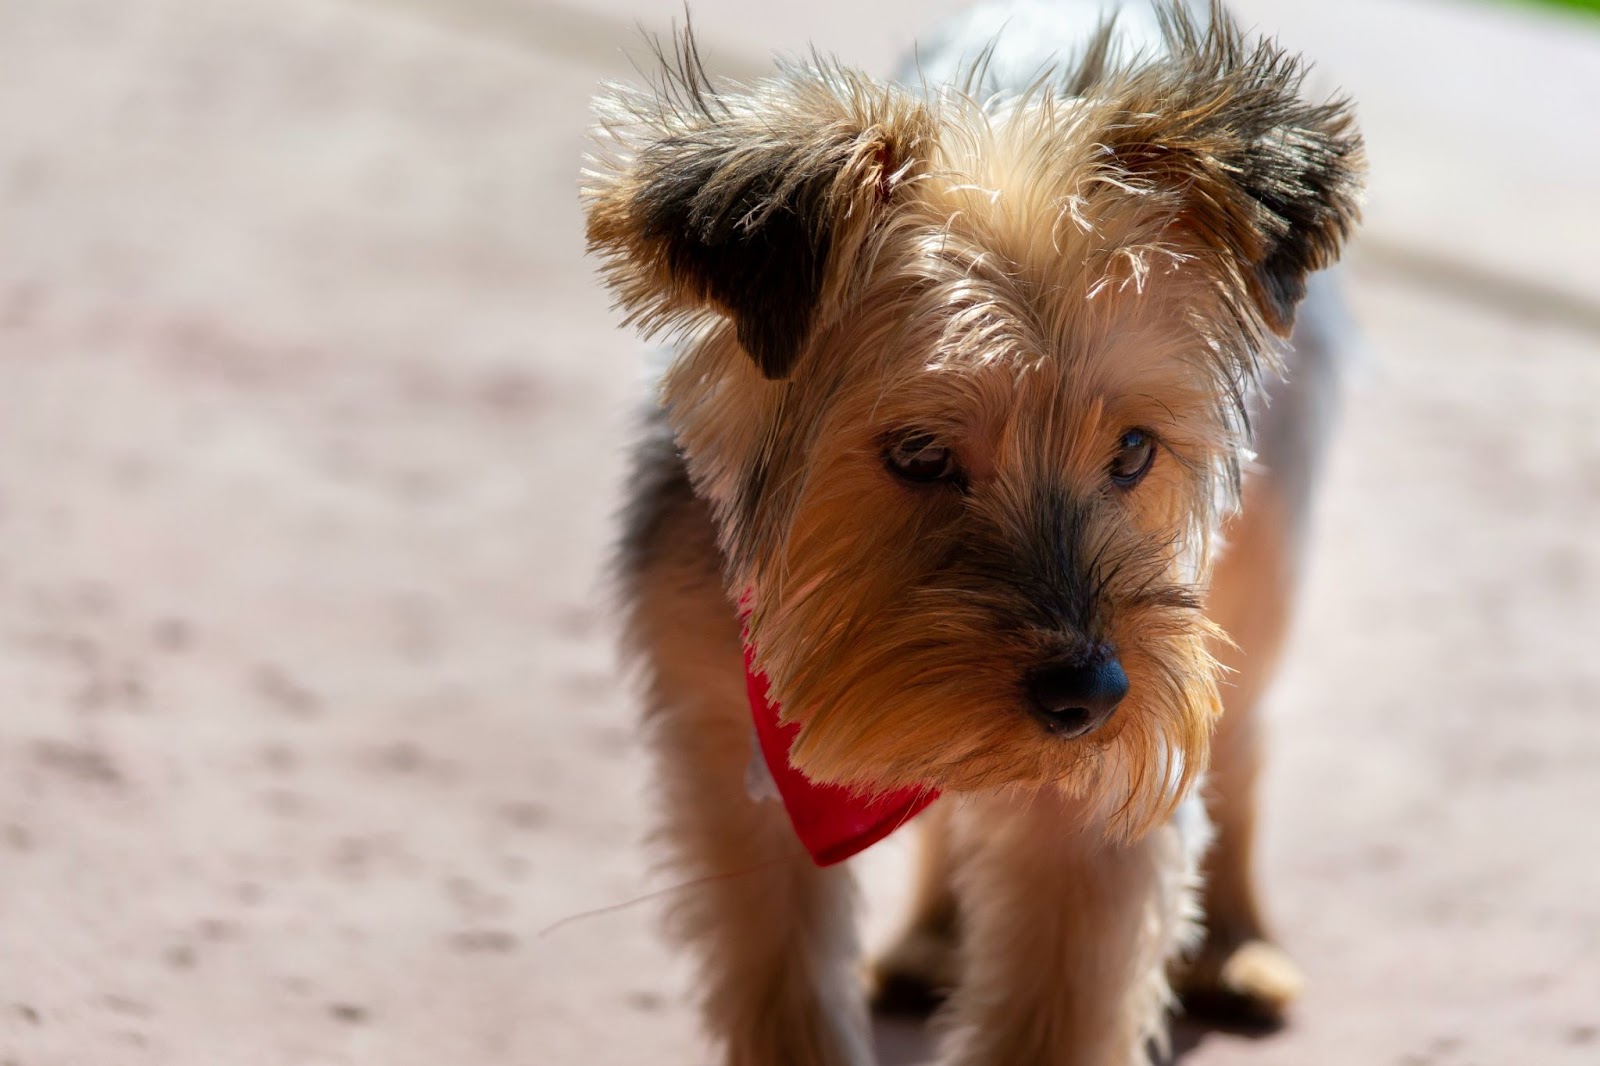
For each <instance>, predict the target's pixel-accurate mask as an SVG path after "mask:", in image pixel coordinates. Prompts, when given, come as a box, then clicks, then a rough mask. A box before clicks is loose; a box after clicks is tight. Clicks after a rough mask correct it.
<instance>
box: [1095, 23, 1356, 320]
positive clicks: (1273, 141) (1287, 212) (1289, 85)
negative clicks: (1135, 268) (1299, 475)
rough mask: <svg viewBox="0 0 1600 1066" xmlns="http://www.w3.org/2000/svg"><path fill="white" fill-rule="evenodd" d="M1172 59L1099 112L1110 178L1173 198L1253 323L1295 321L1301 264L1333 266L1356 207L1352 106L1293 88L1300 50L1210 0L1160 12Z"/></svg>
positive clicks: (1306, 268)
mask: <svg viewBox="0 0 1600 1066" xmlns="http://www.w3.org/2000/svg"><path fill="white" fill-rule="evenodd" d="M1164 21H1165V23H1166V25H1165V33H1166V38H1167V49H1168V58H1167V59H1166V61H1164V62H1162V63H1160V64H1157V65H1153V66H1151V67H1147V68H1145V69H1143V70H1141V71H1139V72H1137V73H1135V74H1134V75H1133V76H1131V77H1129V78H1127V79H1126V80H1124V81H1123V82H1122V83H1121V84H1120V85H1118V86H1117V89H1116V90H1115V91H1114V92H1113V93H1112V96H1111V99H1110V100H1109V101H1108V103H1109V104H1110V106H1111V109H1112V113H1111V114H1110V115H1108V116H1106V117H1105V118H1104V119H1103V123H1104V129H1105V133H1104V136H1103V141H1104V147H1105V152H1106V154H1107V157H1108V161H1110V165H1111V166H1112V167H1113V168H1114V169H1115V171H1116V172H1117V178H1118V179H1119V180H1127V181H1131V182H1132V183H1134V184H1138V185H1143V186H1145V187H1154V188H1157V189H1159V190H1161V191H1164V192H1166V193H1168V194H1169V196H1171V197H1174V198H1175V208H1174V210H1175V215H1176V219H1177V221H1178V223H1179V225H1181V226H1183V227H1184V228H1186V229H1187V230H1188V231H1189V233H1190V234H1191V236H1192V237H1193V238H1194V239H1197V240H1198V241H1199V242H1200V244H1201V245H1202V246H1204V247H1210V248H1212V249H1214V250H1215V251H1217V252H1220V253H1222V254H1223V255H1225V256H1227V257H1228V258H1230V259H1231V260H1232V261H1233V262H1234V263H1235V264H1236V265H1237V266H1238V267H1239V268H1240V270H1241V273H1242V275H1243V278H1242V280H1243V281H1244V283H1245V285H1246V287H1247V289H1248V292H1249V295H1250V296H1251V298H1252V299H1253V302H1254V304H1255V307H1256V310H1257V312H1258V313H1259V315H1260V318H1261V320H1262V322H1264V323H1265V325H1266V326H1267V327H1268V328H1270V329H1271V330H1272V331H1273V332H1275V333H1277V334H1279V335H1280V336H1288V334H1289V332H1290V330H1291V329H1292V328H1293V325H1294V313H1295V308H1296V306H1297V305H1298V304H1299V302H1300V300H1301V298H1302V297H1304V296H1305V290H1306V277H1307V275H1309V274H1310V273H1311V272H1312V271H1314V270H1318V269H1321V268H1322V267H1326V266H1330V265H1332V264H1333V263H1334V262H1335V261H1336V260H1337V259H1338V258H1339V252H1340V249H1341V246H1342V245H1343V243H1344V240H1345V238H1346V237H1347V236H1349V233H1350V231H1351V229H1352V228H1353V227H1354V225H1355V223H1356V221H1357V219H1358V218H1359V215H1360V204H1361V187H1362V179H1363V177H1364V174H1365V169H1366V166H1365V153H1364V151H1363V147H1362V142H1361V136H1360V134H1359V133H1358V132H1357V130H1356V126H1355V120H1354V116H1353V115H1352V113H1351V109H1350V105H1349V103H1348V102H1347V101H1344V100H1334V101H1332V102H1329V103H1321V104H1312V103H1308V102H1306V101H1305V100H1303V99H1302V96H1301V90H1302V83H1303V81H1304V76H1305V71H1304V68H1303V66H1302V65H1301V63H1300V62H1299V60H1298V59H1297V58H1296V57H1294V56H1292V55H1289V54H1287V53H1285V52H1283V51H1282V50H1281V49H1279V48H1278V47H1277V45H1276V44H1274V43H1273V42H1271V41H1269V40H1264V41H1260V42H1256V43H1254V44H1250V43H1247V42H1246V41H1245V39H1244V37H1243V35H1242V34H1241V33H1240V31H1239V29H1238V27H1237V26H1236V25H1235V24H1234V22H1233V21H1232V19H1231V18H1230V17H1229V16H1228V15H1227V13H1226V12H1225V11H1223V10H1222V9H1221V7H1220V6H1218V5H1214V6H1213V7H1212V10H1211V15H1210V20H1209V23H1207V24H1205V25H1203V26H1200V25H1197V24H1196V23H1195V22H1194V21H1193V20H1192V19H1191V18H1190V16H1188V15H1187V14H1186V13H1185V11H1184V9H1183V8H1181V7H1174V8H1172V9H1169V10H1168V11H1167V12H1166V13H1165V17H1164Z"/></svg>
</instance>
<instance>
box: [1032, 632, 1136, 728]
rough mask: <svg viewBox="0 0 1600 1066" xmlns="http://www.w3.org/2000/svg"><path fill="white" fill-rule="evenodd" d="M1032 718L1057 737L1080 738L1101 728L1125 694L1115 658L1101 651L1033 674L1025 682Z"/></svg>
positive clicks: (1123, 674)
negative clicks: (1026, 683) (1030, 703)
mask: <svg viewBox="0 0 1600 1066" xmlns="http://www.w3.org/2000/svg"><path fill="white" fill-rule="evenodd" d="M1027 689H1028V698H1029V700H1031V701H1032V705H1033V706H1032V710H1033V714H1034V717H1035V718H1037V719H1039V721H1040V722H1042V723H1043V724H1044V727H1045V728H1046V729H1048V730H1049V731H1050V732H1052V733H1054V734H1055V735H1056V736H1058V737H1081V736H1084V735H1085V734H1088V733H1092V732H1094V731H1095V730H1096V729H1098V728H1100V726H1102V725H1104V724H1105V721H1106V719H1108V718H1110V717H1111V712H1112V711H1114V710H1116V709H1117V704H1119V703H1121V702H1122V700H1123V697H1125V696H1127V694H1128V675H1127V673H1126V672H1125V671H1124V670H1123V669H1122V663H1121V661H1120V660H1118V659H1117V657H1116V655H1115V654H1113V653H1111V652H1109V651H1102V652H1098V653H1096V654H1093V655H1090V656H1088V657H1087V658H1084V659H1080V660H1077V661H1075V662H1072V663H1066V664H1061V665H1056V666H1049V667H1046V668H1044V669H1042V670H1039V671H1038V672H1036V673H1035V674H1034V675H1033V676H1032V677H1031V678H1029V679H1028V685H1027Z"/></svg>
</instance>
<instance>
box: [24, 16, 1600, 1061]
mask: <svg viewBox="0 0 1600 1066" xmlns="http://www.w3.org/2000/svg"><path fill="white" fill-rule="evenodd" d="M951 6H952V5H950V4H948V3H946V2H945V0H939V2H936V3H931V4H930V3H922V4H912V3H910V2H908V0H894V2H893V3H891V4H887V5H884V4H878V5H871V6H870V7H869V6H866V5H862V4H859V3H844V2H842V0H832V2H829V3H825V4H820V5H812V6H804V5H798V4H791V5H773V6H771V7H763V8H761V9H753V8H752V7H751V6H750V5H748V4H745V3H736V2H734V0H707V2H704V3H698V4H696V5H695V15H696V20H697V22H698V24H699V26H700V29H701V31H702V33H703V35H704V38H705V40H706V41H707V42H708V44H709V48H708V52H709V54H710V55H711V57H712V59H713V61H714V63H716V64H717V65H719V66H720V67H721V69H727V70H733V71H736V72H740V73H747V72H750V71H753V70H758V69H760V66H761V63H762V61H763V57H764V55H765V53H766V51H767V49H768V48H769V47H789V48H793V47H798V46H800V45H802V44H804V42H805V41H806V40H808V39H810V40H814V41H815V42H816V43H817V44H818V45H819V46H820V47H822V48H824V49H827V50H833V51H838V52H840V53H842V54H843V55H844V57H845V58H846V59H848V60H850V61H852V62H857V63H861V64H863V65H868V66H871V67H874V68H877V69H882V68H884V67H885V66H887V65H888V63H889V62H890V61H891V59H892V58H893V56H894V55H895V54H897V53H898V51H899V50H900V48H901V47H902V46H903V44H904V42H905V41H907V40H909V38H910V37H911V36H912V35H913V34H914V33H915V31H916V29H917V27H919V26H925V25H928V24H930V23H931V22H933V21H934V20H935V19H936V18H937V17H938V15H939V13H940V12H941V11H945V10H949V8H950V7H951ZM1241 7H1243V8H1244V9H1245V11H1246V14H1247V16H1248V17H1250V18H1252V19H1255V20H1258V21H1260V22H1261V23H1262V24H1263V25H1266V26H1276V27H1278V28H1280V29H1281V30H1282V33H1283V36H1284V38H1285V40H1286V41H1287V42H1288V43H1290V44H1292V45H1295V46H1296V47H1302V48H1305V49H1307V50H1308V51H1310V52H1312V53H1313V54H1315V55H1316V56H1318V57H1319V59H1320V61H1321V66H1320V68H1319V74H1318V77H1319V79H1323V81H1324V82H1325V83H1326V84H1328V85H1332V84H1335V83H1339V84H1343V85H1345V86H1346V87H1348V88H1349V89H1350V90H1351V91H1352V92H1353V93H1354V94H1355V95H1356V96H1357V97H1358V99H1359V100H1360V101H1361V106H1362V114H1363V116H1364V119H1365V122H1366V125H1367V129H1368V131H1369V135H1370V138H1371V142H1372V155H1373V168H1374V174H1373V194H1372V206H1371V220H1372V224H1371V227H1370V230H1369V234H1368V237H1367V243H1366V245H1365V246H1364V250H1362V251H1358V253H1357V254H1356V256H1355V257H1354V263H1353V268H1352V271H1351V273H1350V280H1351V289H1352V296H1353V300H1354V303H1355V305H1356V310H1357V311H1358V313H1359V314H1360V317H1361V319H1362V321H1363V323H1364V325H1365V327H1366V329H1367V331H1368V337H1369V340H1370V342H1371V344H1372V347H1373V349H1374V352H1375V358H1374V360H1373V361H1372V364H1371V365H1370V366H1369V367H1368V368H1367V369H1366V370H1365V371H1364V372H1362V373H1361V374H1360V375H1359V380H1358V382H1357V387H1356V390H1355V394H1354V395H1353V397H1352V400H1351V403H1350V406H1349V412H1348V417H1347V419H1346V423H1345V428H1344V433H1343V436H1342V438H1341V441H1340V446H1339V448H1338V450H1337V453H1336V455H1335V457H1334V461H1333V464H1332V469H1331V471H1330V480H1329V485H1328V494H1327V498H1326V506H1325V508H1324V511H1323V514H1322V523H1321V526H1322V529H1323V533H1324V535H1323V536H1322V538H1321V542H1320V545H1319V550H1318V552H1317V554H1316V557H1315V563H1314V566H1313V568H1312V573H1311V577H1310V580H1309V583H1308V588H1307V590H1306V592H1307V594H1306V598H1305V602H1304V610H1303V615H1302V624H1301V626H1300V628H1299V634H1298V641H1297V650H1296V653H1295V655H1294V658H1293V661H1292V663H1291V665H1290V667H1289V670H1288V672H1287V675H1286V676H1285V677H1284V679H1283V684H1282V685H1281V687H1280V690H1279V692H1278V694H1277V699H1276V700H1275V703H1276V706H1277V712H1278V718H1279V722H1280V724H1279V728H1278V730H1277V741H1278V743H1277V754H1276V758H1275V761H1274V762H1273V764H1272V769H1271V772H1270V779H1269V792H1270V795H1271V801H1272V805H1271V813H1270V814H1269V816H1268V819H1267V846H1266V854H1265V857H1264V862H1265V866H1266V878H1267V881H1268V883H1269V885H1270V888H1271V894H1270V895H1271V901H1272V908H1273V911H1274V913H1275V916H1276V918H1277V921H1278V925H1279V927H1280V928H1281V931H1282V933H1283V935H1284V938H1285V939H1286V941H1287V942H1288V943H1289V944H1290V945H1291V946H1292V947H1293V948H1294V950H1295V951H1296V952H1297V953H1298V955H1299V957H1300V958H1301V959H1302V961H1303V962H1304V963H1305V965H1306V967H1307V969H1308V970H1309V971H1310V974H1311V979H1312V982H1313V983H1312V985H1311V989H1310V992H1309V995H1308V998H1307V1000H1306V1002H1305V1004H1304V1008H1303V1010H1301V1011H1300V1013H1299V1014H1298V1015H1297V1017H1296V1020H1295V1023H1294V1025H1293V1026H1292V1027H1291V1028H1289V1029H1288V1030H1286V1031H1285V1032H1283V1033H1282V1034H1280V1035H1277V1036H1274V1037H1271V1038H1269V1039H1265V1040H1260V1041H1248V1040H1243V1039H1240V1038H1236V1037H1228V1036H1222V1035H1215V1034H1213V1035H1206V1036H1204V1037H1202V1038H1200V1039H1199V1042H1198V1045H1197V1046H1195V1047H1193V1048H1192V1049H1191V1050H1190V1051H1189V1053H1188V1055H1187V1057H1186V1058H1185V1060H1184V1061H1185V1062H1189V1063H1194V1064H1197V1066H1201V1064H1206V1066H1209V1064H1224V1063H1257V1062H1260V1063H1268V1062H1293V1063H1296V1064H1300V1066H1319V1064H1324V1063H1326V1064H1333V1063H1340V1064H1345V1063H1352V1062H1354V1063H1362V1064H1368V1063H1370V1064H1395V1066H1401V1064H1406V1066H1421V1064H1425V1063H1426V1064H1432V1066H1467V1064H1478V1066H1492V1064H1502V1063H1505V1064H1518V1066H1520V1064H1524V1063H1527V1064H1539V1066H1565V1064H1569V1063H1571V1064H1577V1063H1594V1062H1596V1061H1600V1007H1597V1006H1596V1003H1597V1001H1600V996H1597V995H1596V989H1600V857H1597V851H1600V830H1597V829H1596V824H1595V821H1594V818H1593V811H1594V810H1595V809H1596V808H1597V807H1600V774H1597V772H1596V770H1597V767H1600V731H1596V730H1595V729H1594V727H1593V724H1592V715H1593V713H1594V710H1595V708H1596V706H1597V704H1600V660H1597V658H1596V656H1595V654H1594V651H1593V649H1594V647H1595V644H1596V638H1597V636H1600V538H1597V537H1596V536H1595V534H1594V532H1593V530H1594V529H1595V528H1596V526H1597V524H1600V429H1597V427H1596V423H1595V420H1594V414H1593V411H1594V406H1595V401H1596V399H1597V398H1600V361H1597V359H1596V354H1597V352H1596V349H1597V344H1600V327H1597V325H1596V323H1597V322H1600V311H1597V309H1596V307H1595V305H1594V303H1592V302H1591V301H1592V300H1594V298H1595V297H1596V294H1597V293H1600V274H1597V273H1596V266H1595V263H1596V260H1595V257H1594V255H1593V248H1594V247H1596V245H1597V241H1600V201H1597V199H1596V198H1595V197H1594V195H1593V192H1594V188H1595V184H1594V175H1595V174H1596V173H1600V169H1597V164H1600V160H1597V158H1596V152H1597V151H1600V137H1597V136H1596V131H1595V119H1594V118H1593V106H1594V102H1595V100H1596V98H1597V93H1596V91H1595V88H1596V80H1597V79H1600V37H1597V35H1596V32H1595V29H1594V24H1593V23H1584V22H1582V21H1580V20H1576V19H1570V18H1562V17H1559V16H1546V15H1542V14H1540V13H1538V12H1529V11H1523V10H1520V9H1517V10H1511V11H1506V10H1500V9H1495V8H1490V7H1483V6H1467V5H1461V6H1453V5H1452V6H1446V5H1443V4H1422V3H1415V4H1398V3H1379V2H1377V0H1349V2H1346V3H1343V4H1339V5H1327V4H1320V5H1306V6H1300V5H1295V4H1291V3H1289V2H1288V0H1251V2H1249V3H1246V4H1241ZM679 10H680V7H679V5H677V4H676V3H671V4H668V3H662V4H654V5H652V4H646V3H643V2H641V0H605V2H604V3H600V4H596V5H594V6H592V7H589V8H587V9H582V10H580V9H577V8H573V7H561V6H553V5H540V4H531V3H526V2H522V3H519V2H517V0H455V2H450V0H276V2H274V0H229V2H228V3H227V4H207V3H204V2H203V0H138V2H135V3H116V2H112V0H51V2H50V3H48V4H45V3H38V2H33V0H0V705H3V706H4V707H5V714H4V717H3V718H0V864H3V865H0V1063H15V1064H16V1066H100V1064H122V1063H130V1064H138V1063H152V1064H162V1066H190V1064H193V1066H215V1064H223V1063H226V1064H235V1063H237V1064H254V1063H261V1064H293V1066H301V1064H305V1066H311V1064H322V1063H329V1064H331V1063H363V1064H365V1063H383V1064H385V1066H407V1064H412V1063H416V1064H423V1063H427V1064H438V1063H463V1064H464V1063H481V1064H484V1066H492V1064H502V1063H504V1064H513V1063H515V1064H539V1066H543V1064H553V1066H569V1064H570V1066H587V1064H601V1066H609V1064H624V1063H627V1064H632V1063H641V1062H652V1063H657V1062H659V1063H683V1064H688V1063H695V1062H702V1061H704V1054H703V1051H702V1049H701V1045H700V1044H699V1043H698V1038H697V1037H696V1036H695V1033H694V1025H693V1021H692V1018H691V1017H690V1016H689V1015H688V1013H687V1012H686V1011H685V1009H684V1008H683V1007H682V1005H681V1003H682V1000H681V996H682V991H683V989H682V981H683V972H682V967H681V963H680V962H679V961H677V960H675V959H674V958H673V956H672V955H671V954H670V953H669V952H667V951H666V950H665V949H664V948H663V947H662V946H661V945H660V944H659V942H658V940H657V939H656V935H655V930H654V919H655V913H656V905H657V904H656V902H655V901H646V902H643V903H639V904H636V905H633V906H631V907H627V908H623V909H620V910H614V911H606V912H603V913H598V914H587V913H586V912H589V911H591V910H594V909H596V908H604V907H607V906H609V905H612V904H616V903H620V902H623V901H627V900H632V899H636V898H638V897H640V896H642V895H645V894H647V893H649V892H651V891H654V890H657V889H659V888H661V887H662V886H661V884H660V883H659V882H658V881H655V880H653V879H652V878H651V877H650V876H649V874H648V861H647V852H646V849H645V846H644V844H643V841H642V839H641V838H642V835H643V833H644V831H645V828H646V826H647V825H648V824H649V814H648V807H649V801H648V795H647V793H646V791H645V787H644V760H643V757H642V753H641V752H640V750H639V748H638V745H637V743H636V740H635V737H634V731H633V727H632V720H633V714H632V710H631V707H630V703H629V700H628V697H627V695H626V691H625V687H624V686H623V685H622V684H620V683H619V681H618V680H617V670H616V668H615V666H614V665H613V660H612V656H611V652H610V643H609V641H610V633H609V628H608V624H607V622H606V619H605V615H604V612H603V610H602V609H601V605H602V603H603V600H604V593H603V580H602V577H601V573H602V560H603V555H604V547H603V546H604V544H605V541H606V539H607V537H608V536H609V528H610V526H609V515H610V513H611V511H612V510H613V508H614V507H615V505H616V502H617V493H618V489H617V485H618V479H619V475H620V470H621V455H622V451H623V448H624V445H625V440H626V437H627V433H628V421H629V412H630V410H631V408H632V407H633V406H634V405H635V404H636V403H637V402H639V400H640V399H641V398H642V397H643V396H644V394H645V388H644V385H643V383H642V381H641V380H640V367H641V360H640V358H639V348H638V345H637V344H636V343H635V342H634V341H633V340H632V339H631V338H629V337H627V336H625V335H624V334H622V333H620V332H617V331H616V330H615V329H614V328H613V322H614V318H613V316H612V315H611V314H610V313H609V312H608V310H607V306H606V305H607V301H606V299H605V297H604V296H603V295H602V294H601V293H599V292H598V290H597V289H596V288H595V286H594V285H593V283H592V279H591V274H590V268H589V266H588V264H586V263H585V262H584V261H583V259H582V255H581V236H580V226H579V220H578V213H577V205H576V198H575V192H574V190H575V185H576V171H577V167H578V162H577V161H578V158H579V156H580V155H581V153H582V150H583V135H582V131H583V128H584V126H585V123H586V121H587V117H586V101H587V99H588V97H589V95H590V94H591V93H592V91H593V89H594V86H595V84H596V82H597V81H598V80H599V79H600V78H602V77H608V76H623V75H626V74H627V73H628V67H627V64H626V62H625V61H624V60H623V59H622V57H621V50H622V48H623V47H624V46H628V45H631V44H632V43H633V42H634V41H635V40H636V36H635V31H634V29H633V22H634V20H635V19H637V20H640V21H642V22H643V23H644V24H646V25H647V26H649V27H651V28H654V29H664V28H665V27H666V25H667V24H668V22H669V21H670V19H672V18H673V17H674V16H675V15H676V14H677V13H678V12H679ZM904 850H905V849H904V843H903V842H902V841H899V840H894V841H890V842H889V843H888V844H886V845H884V846H883V849H882V850H881V851H878V852H875V853H873V854H872V855H870V856H868V857H867V860H866V861H865V862H864V867H865V880H866V882H867V883H868V886H869V889H870V890H871V894H872V895H873V897H874V900H875V902H876V904H877V906H876V907H875V909H874V911H873V914H872V921H871V928H872V930H873V931H874V932H875V933H881V930H882V929H883V928H884V925H885V923H886V922H887V921H888V920H889V918H890V917H891V916H892V905H893V901H894V899H895V897H896V885H895V882H894V880H893V875H894V874H895V872H896V867H897V865H898V864H899V863H900V862H901V861H903V858H904ZM886 1040H887V1041H888V1044H889V1045H891V1046H889V1047H888V1049H887V1050H888V1054H886V1061H898V1062H912V1061H917V1057H918V1056H919V1055H922V1054H923V1053H924V1052H925V1042H924V1041H923V1040H922V1039H921V1038H920V1037H919V1035H918V1034H916V1033H907V1032H904V1031H893V1032H887V1033H886Z"/></svg>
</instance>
